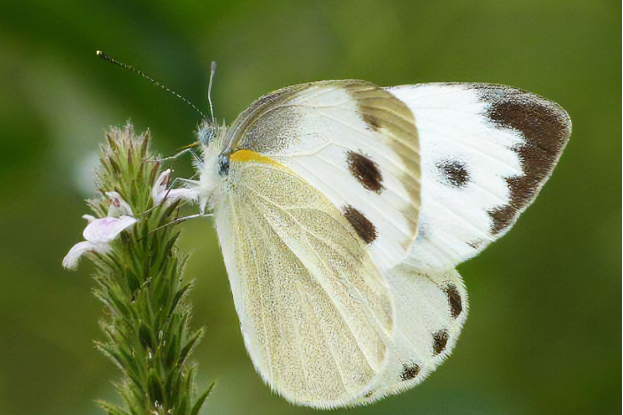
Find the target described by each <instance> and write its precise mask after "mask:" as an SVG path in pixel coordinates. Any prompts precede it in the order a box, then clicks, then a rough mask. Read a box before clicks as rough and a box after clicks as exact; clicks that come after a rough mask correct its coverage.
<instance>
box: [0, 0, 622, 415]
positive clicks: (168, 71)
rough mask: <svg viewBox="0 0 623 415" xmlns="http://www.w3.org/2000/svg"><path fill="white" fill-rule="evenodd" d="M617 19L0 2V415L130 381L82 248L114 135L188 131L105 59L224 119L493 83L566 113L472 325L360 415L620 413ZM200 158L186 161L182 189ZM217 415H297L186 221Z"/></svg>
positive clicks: (481, 10)
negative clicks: (250, 351) (540, 186)
mask: <svg viewBox="0 0 623 415" xmlns="http://www.w3.org/2000/svg"><path fill="white" fill-rule="evenodd" d="M620 16H621V2H620V1H619V0H612V1H603V0H584V1H575V0H560V1H543V0H526V1H500V0H488V1H480V2H462V1H435V2H432V1H387V0H384V1H380V0H378V1H373V0H364V1H266V2H255V1H222V2H219V1H191V0H177V1H173V0H158V1H137V0H133V1H128V0H125V1H113V0H108V1H98V2H75V1H63V0H59V1H53V2H52V1H48V0H19V1H17V0H16V1H12V0H2V1H0V183H1V186H2V197H1V199H0V200H1V201H2V203H0V279H1V280H0V414H2V415H4V414H10V415H12V414H18V415H30V414H64V415H72V414H99V413H102V412H101V411H100V410H99V409H98V408H97V407H96V405H95V404H94V402H93V401H94V400H95V399H98V398H105V399H112V400H114V401H116V400H117V397H116V396H115V394H114V391H113V389H112V386H111V380H115V379H118V377H119V373H118V371H117V369H116V368H115V367H114V366H113V365H112V364H111V363H110V362H109V361H107V360H106V359H105V358H104V357H103V356H102V355H100V354H99V353H98V352H97V351H96V350H95V349H94V347H93V343H92V340H93V339H101V337H102V336H101V335H100V333H99V328H98V325H97V320H98V319H99V318H100V316H101V311H102V307H101V305H100V304H99V303H98V302H97V300H96V299H95V298H94V297H93V295H92V294H91V287H92V281H91V279H90V277H89V275H90V272H91V270H92V267H91V265H90V264H88V263H87V262H85V263H84V264H83V266H82V267H81V268H80V271H79V272H78V273H70V272H67V271H64V270H63V269H62V268H61V259H62V258H63V256H64V255H65V253H66V252H67V251H68V250H69V248H70V247H71V246H72V245H73V244H74V243H76V242H78V241H79V240H81V239H82V238H81V231H82V229H83V227H84V221H83V220H82V219H81V218H80V216H81V215H82V214H84V213H87V212H88V210H87V208H86V206H85V204H84V203H83V199H84V198H86V197H89V196H90V195H91V194H92V191H93V190H92V184H91V182H90V180H91V179H90V177H91V175H90V171H91V169H92V167H93V165H94V160H95V152H96V150H97V148H98V145H99V144H100V143H102V142H103V137H104V131H105V129H107V128H108V127H109V126H110V125H122V124H124V123H125V122H126V121H127V120H128V119H131V120H132V121H133V122H134V124H135V126H136V129H137V130H138V131H142V130H144V129H146V128H147V127H149V128H150V129H151V131H152V132H153V136H154V140H155V146H156V148H157V149H158V150H159V151H160V152H161V153H162V154H165V155H169V154H172V153H174V152H175V151H176V149H178V148H180V147H182V146H184V145H186V144H189V143H191V142H192V141H193V140H194V136H193V130H194V128H195V126H196V124H197V122H198V117H197V114H196V113H195V112H194V111H193V110H192V109H191V108H190V107H188V106H187V105H185V104H184V103H182V102H181V101H179V100H176V99H175V98H173V97H172V96H169V95H167V94H165V93H164V92H162V91H161V90H158V89H157V88H154V87H152V86H150V85H149V84H148V83H147V82H145V81H144V80H142V79H140V78H139V77H137V76H135V75H132V74H130V73H129V72H127V71H123V70H120V69H119V68H116V67H114V66H112V65H110V64H108V63H105V62H104V61H102V60H99V59H97V58H96V56H95V51H96V50H97V49H101V50H103V51H105V52H106V53H108V54H110V55H111V56H113V57H115V58H116V59H118V60H120V61H122V62H127V63H129V64H132V65H134V66H135V67H137V68H140V69H142V70H143V71H145V72H147V73H149V74H151V75H152V76H153V77H155V78H156V79H158V80H160V81H162V82H164V83H165V84H166V85H167V86H169V87H171V88H173V89H174V90H176V91H178V92H179V93H181V94H182V95H185V96H187V97H188V98H189V99H190V100H192V101H193V102H196V103H198V104H199V105H200V106H202V107H204V108H205V106H206V101H205V92H206V88H207V81H208V71H209V66H210V61H211V60H216V61H217V62H218V63H219V69H218V71H217V74H216V82H215V85H214V90H213V100H214V103H215V106H216V113H217V116H218V117H219V118H223V117H224V118H225V119H227V120H228V122H231V121H232V120H233V119H234V118H235V117H236V115H237V114H238V113H239V112H240V111H242V110H243V109H244V108H246V106H247V105H248V104H249V103H251V101H252V100H254V99H255V98H257V97H259V96H260V95H262V94H264V93H267V92H269V91H271V90H274V89H277V88H280V87H282V86H285V85H289V84H294V83H299V82H306V81H312V80H321V79H342V78H360V79H365V80H369V81H372V82H375V83H377V84H379V85H383V86H387V85H400V84H408V83H418V82H432V81H474V82H477V81H480V82H494V83H502V84H508V85H513V86H518V87H521V88H523V89H527V90H530V91H533V92H536V93H538V94H541V95H544V96H546V97H548V98H550V99H553V100H555V101H557V102H559V103H560V104H561V105H562V106H563V107H564V108H565V109H567V111H568V112H569V113H570V115H571V118H572V120H573V134H572V137H571V142H570V143H569V146H568V147H567V150H566V151H565V153H564V155H563V157H562V159H561V161H560V163H559V165H558V167H557V169H556V171H555V173H554V175H553V177H552V179H551V181H550V183H549V184H548V185H547V186H545V188H544V190H543V192H542V193H541V196H540V197H539V199H538V201H537V202H536V203H535V205H534V206H533V207H531V208H530V209H529V210H528V211H527V212H526V213H525V214H524V215H523V216H522V218H521V219H520V221H519V223H518V224H517V225H516V226H515V228H514V229H513V231H512V232H510V234H509V235H508V236H506V237H504V238H503V239H502V240H500V241H499V242H498V243H496V244H494V245H492V246H491V247H490V248H489V249H487V250H486V252H484V253H483V254H482V255H480V256H479V257H478V258H476V259H474V260H471V261H469V262H468V263H466V264H463V265H461V266H460V267H459V270H460V271H461V274H462V275H463V276H464V279H465V281H466V285H467V287H468V291H469V293H470V295H471V307H470V316H469V318H468V320H467V324H466V326H465V328H464V330H463V334H462V336H461V339H460V341H459V343H458V345H457V348H456V349H455V351H454V353H453V356H452V357H451V358H450V359H449V360H448V361H447V362H446V363H445V364H443V365H442V366H441V367H440V368H439V369H438V370H437V371H436V372H435V373H434V374H433V375H432V376H431V377H430V379H428V380H427V381H426V382H424V383H423V384H422V385H420V386H418V387H417V388H415V389H413V390H411V391H408V392H406V393H403V394H401V395H398V396H395V397H392V398H388V399H385V400H383V401H381V402H378V403H376V404H374V405H371V406H368V407H363V408H357V409H355V410H353V411H351V412H349V413H356V414H360V413H361V414H610V413H611V414H615V413H616V414H620V413H621V412H620V410H621V406H620V402H621V401H620V391H621V369H620V368H621V355H620V354H619V351H620V349H619V347H620V346H621V329H620V327H621V320H620V317H619V316H620V314H619V313H620V312H621V297H620V294H619V293H620V292H621V268H620V264H621V263H620V262H619V261H620V260H621V256H620V254H621V244H620V241H621V233H620V229H621V198H620V196H619V188H620V185H621V182H620V178H621V158H620V156H619V154H621V95H620V92H619V91H621V71H620V69H619V68H620V66H619V65H620V62H621V41H620V39H621V38H620V37H619V36H620V34H621V20H620ZM189 164H190V163H189V161H188V160H184V161H183V162H180V163H178V165H176V166H175V167H176V169H177V172H178V173H179V174H180V175H188V174H189V172H190V168H189ZM182 245H183V248H184V249H187V250H192V251H194V254H193V256H192V258H191V261H190V264H189V266H188V269H187V276H188V277H189V278H195V279H196V287H195V290H194V292H193V293H192V299H193V302H194V305H195V318H194V324H195V325H196V326H200V325H203V326H206V328H207V332H208V336H207V337H206V338H205V340H204V341H203V343H202V344H201V345H200V347H199V349H198V350H197V352H196V354H195V358H196V360H197V361H198V362H199V364H200V372H199V381H200V383H201V384H202V385H207V384H208V383H209V382H211V381H214V380H216V381H217V387H216V389H215V390H214V392H213V394H212V395H211V397H210V398H209V400H208V403H207V404H206V406H205V408H204V412H203V413H205V414H221V415H225V414H250V413H253V414H282V413H283V414H286V413H287V414H299V413H309V412H312V411H311V410H309V409H304V408H296V407H293V406H291V405H289V404H288V403H287V402H286V401H284V400H282V399H281V398H279V397H277V396H274V395H272V394H271V392H270V390H269V388H268V387H266V386H265V385H264V384H263V383H262V381H261V380H260V378H259V376H257V375H256V374H255V372H254V369H253V366H252V364H251V361H250V359H249V358H248V356H247V354H246V352H245V349H244V345H243V342H242V338H241V335H240V333H239V328H238V321H237V316H236V313H235V310H234V305H233V302H232V298H231V293H230V289H229V283H228V280H227V276H226V273H225V270H224V266H223V261H222V258H221V253H220V250H219V246H218V242H217V239H216V235H215V233H214V230H213V227H212V223H211V222H210V221H209V220H195V221H191V222H188V223H186V224H184V231H183V238H182Z"/></svg>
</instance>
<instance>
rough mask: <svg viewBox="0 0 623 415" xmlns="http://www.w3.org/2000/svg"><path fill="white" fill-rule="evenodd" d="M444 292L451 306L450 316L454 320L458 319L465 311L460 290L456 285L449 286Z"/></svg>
mask: <svg viewBox="0 0 623 415" xmlns="http://www.w3.org/2000/svg"><path fill="white" fill-rule="evenodd" d="M443 292H444V293H446V297H447V298H448V304H449V305H450V315H451V316H452V318H457V317H458V316H459V315H460V314H461V312H462V311H463V300H462V299H461V294H460V293H459V290H458V288H456V285H454V284H448V285H447V286H446V287H445V288H444V289H443Z"/></svg>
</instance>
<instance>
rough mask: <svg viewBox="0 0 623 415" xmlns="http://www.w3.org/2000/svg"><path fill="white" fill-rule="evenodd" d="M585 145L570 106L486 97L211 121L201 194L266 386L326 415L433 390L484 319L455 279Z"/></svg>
mask: <svg viewBox="0 0 623 415" xmlns="http://www.w3.org/2000/svg"><path fill="white" fill-rule="evenodd" d="M570 133H571V121H570V119H569V116H568V114H567V113H566V112H565V111H564V110H563V109H562V108H561V107H560V106H559V105H557V104H555V103H553V102H551V101H548V100H546V99H544V98H542V97H540V96H538V95H535V94H532V93H529V92H526V91H522V90H519V89H515V88H511V87H507V86H501V85H492V84H470V83H431V84H417V85H405V86H397V87H389V88H383V87H379V86H377V85H375V84H373V83H370V82H366V81H359V80H341V81H320V82H311V83H306V84H300V85H293V86H289V87H286V88H283V89H280V90H277V91H275V92H271V93H269V94H267V95H265V96H263V97H261V98H259V99H258V100H257V101H255V102H254V103H252V104H251V106H250V107H249V108H247V109H246V110H245V111H244V112H242V113H241V114H240V115H239V116H238V118H237V119H236V120H235V121H234V122H233V124H232V125H231V126H228V127H227V126H219V125H216V124H215V123H214V122H211V121H207V120H205V121H203V122H202V123H201V124H200V127H199V129H198V138H199V142H200V143H201V149H202V158H201V160H200V161H199V162H198V163H197V169H198V172H199V179H198V180H197V181H196V182H195V183H194V185H193V188H194V189H195V190H196V191H197V192H198V193H199V198H200V203H201V208H202V211H209V212H213V214H214V218H215V225H216V230H217V233H218V237H219V241H220V244H221V247H222V251H223V256H224V260H225V265H226V268H227V272H228V275H229V280H230V283H231V289H232V293H233V298H234V303H235V307H236V310H237V313H238V316H239V319H240V327H241V330H242V335H243V338H244V342H245V345H246V348H247V350H248V352H249V355H250V356H251V359H252V361H253V364H254V365H255V368H256V370H257V372H258V373H259V374H260V375H261V377H262V378H263V379H264V381H265V382H266V383H268V384H269V385H270V387H271V388H272V389H273V391H275V392H277V393H278V394H279V395H281V396H283V397H284V398H285V399H287V400H288V401H290V402H292V403H295V404H299V405H305V406H311V407H315V408H336V407H344V406H355V405H361V404H367V403H371V402H373V401H375V400H378V399H380V398H382V397H384V396H387V395H391V394H395V393H398V392H401V391H403V390H405V389H408V388H411V387H413V386H415V385H417V384H418V383H420V382H422V381H423V380H424V379H425V378H426V377H427V376H428V375H429V374H430V373H431V372H432V371H433V370H435V368H436V367H437V366H438V365H439V364H440V363H441V362H442V361H443V360H444V359H446V358H447V357H448V355H449V354H450V352H451V350H452V349H453V347H454V346H455V344H456V341H457V339H458V336H459V333H460V332H461V327H462V326H463V324H464V322H465V319H466V317H467V311H468V297H467V292H466V290H465V287H464V284H463V280H462V278H461V276H460V275H459V274H458V273H457V271H456V269H455V268H456V266H457V265H458V264H460V263H461V262H463V261H465V260H467V259H469V258H472V257H474V256H475V255H477V254H478V253H479V252H480V251H482V250H483V249H484V248H485V247H486V246H487V245H489V244H490V243H491V242H493V241H495V240H496V239H498V238H499V237H501V236H502V235H504V234H505V233H506V232H507V231H508V230H509V229H510V228H511V227H512V226H513V224H514V223H515V221H516V220H517V217H518V216H519V214H520V213H521V212H523V211H524V210H525V209H526V208H527V207H528V205H530V203H532V201H533V200H534V199H535V197H536V196H537V194H538V193H539V191H540V189H541V187H542V186H543V185H544V183H545V182H546V181H547V179H548V178H549V176H550V174H551V173H552V170H553V168H554V166H555V165H556V163H557V162H558V159H559V157H560V155H561V153H562V151H563V149H564V147H565V145H566V143H567V141H568V138H569V135H570Z"/></svg>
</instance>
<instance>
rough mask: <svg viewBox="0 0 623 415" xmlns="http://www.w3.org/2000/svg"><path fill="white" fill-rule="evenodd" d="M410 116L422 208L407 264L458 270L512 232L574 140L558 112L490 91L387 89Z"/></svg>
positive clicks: (530, 98)
mask: <svg viewBox="0 0 623 415" xmlns="http://www.w3.org/2000/svg"><path fill="white" fill-rule="evenodd" d="M387 90H388V91H390V92H391V93H392V94H394V95H396V97H398V98H399V99H400V100H402V101H403V102H404V103H405V104H406V105H407V106H408V107H409V108H410V109H411V111H412V112H413V114H414V115H415V119H416V125H417V128H418V132H419V138H420V146H421V151H422V154H423V156H422V207H421V211H420V223H419V230H418V237H417V240H416V242H415V244H414V245H413V247H412V249H411V251H410V254H409V263H411V264H412V265H414V266H416V267H420V268H421V269H427V270H435V269H436V270H439V269H446V268H451V267H454V266H456V265H457V264H459V263H461V262H463V261H465V260H466V259H469V258H471V257H473V256H474V255H476V254H477V253H478V252H480V251H482V250H483V249H484V248H485V247H486V246H487V245H488V244H489V243H490V242H492V241H494V240H496V239H497V238H499V237H500V236H502V235H503V234H504V233H506V232H507V231H508V229H510V227H511V226H512V225H513V224H514V223H515V221H516V220H517V217H518V216H519V215H520V214H521V212H523V211H524V210H525V209H526V208H527V207H528V206H529V205H530V203H532V201H533V200H534V198H535V197H536V196H537V194H538V193H539V190H540V189H541V187H542V186H543V185H544V184H545V182H546V181H547V179H548V178H549V176H550V174H551V172H552V170H553V168H554V166H555V165H556V163H557V161H558V159H559V157H560V154H561V153H562V150H563V149H564V147H565V145H566V143H567V141H568V138H569V135H570V133H571V121H570V120H569V116H568V115H567V113H566V112H565V111H564V110H563V109H562V108H561V107H560V106H558V105H557V104H555V103H553V102H551V101H548V100H546V99H545V98H542V97H540V96H538V95H535V94H531V93H529V92H526V91H522V90H519V89H515V88H511V87H506V86H501V85H490V84H420V85H405V86H399V87H391V88H387Z"/></svg>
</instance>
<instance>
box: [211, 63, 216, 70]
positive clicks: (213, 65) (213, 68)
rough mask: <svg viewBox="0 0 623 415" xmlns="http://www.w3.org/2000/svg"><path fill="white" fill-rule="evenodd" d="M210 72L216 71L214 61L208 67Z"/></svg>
mask: <svg viewBox="0 0 623 415" xmlns="http://www.w3.org/2000/svg"><path fill="white" fill-rule="evenodd" d="M210 70H211V71H212V72H214V71H216V61H212V65H211V66H210Z"/></svg>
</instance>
